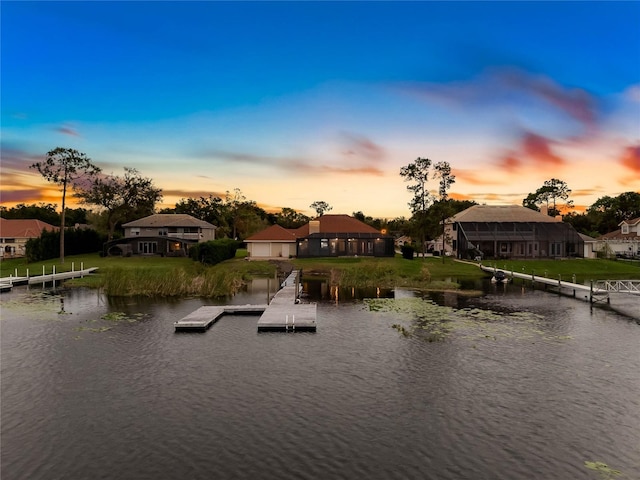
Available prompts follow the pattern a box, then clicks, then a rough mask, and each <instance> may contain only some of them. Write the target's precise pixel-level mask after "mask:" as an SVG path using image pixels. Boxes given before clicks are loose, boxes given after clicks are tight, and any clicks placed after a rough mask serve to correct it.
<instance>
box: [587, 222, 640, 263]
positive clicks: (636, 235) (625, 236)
mask: <svg viewBox="0 0 640 480" xmlns="http://www.w3.org/2000/svg"><path fill="white" fill-rule="evenodd" d="M618 226H619V227H620V228H619V229H618V230H616V231H614V232H609V233H606V234H604V235H601V236H600V237H598V238H596V250H597V251H598V252H602V253H601V254H602V255H604V256H616V257H626V258H632V257H636V256H639V257H640V217H638V218H633V219H631V220H623V221H622V222H620V223H619V224H618Z"/></svg>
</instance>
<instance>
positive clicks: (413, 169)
mask: <svg viewBox="0 0 640 480" xmlns="http://www.w3.org/2000/svg"><path fill="white" fill-rule="evenodd" d="M430 173H431V160H429V159H428V158H422V157H418V158H416V159H415V160H414V161H413V162H411V163H410V164H408V165H405V166H404V167H402V168H401V169H400V176H401V177H402V178H404V181H405V182H411V183H410V184H409V185H407V190H409V191H410V192H412V193H413V198H412V199H411V201H410V202H409V208H410V209H411V213H413V214H414V215H415V214H416V213H419V212H425V211H426V210H427V207H428V206H429V204H430V203H431V195H429V190H428V189H427V182H428V181H429V176H430Z"/></svg>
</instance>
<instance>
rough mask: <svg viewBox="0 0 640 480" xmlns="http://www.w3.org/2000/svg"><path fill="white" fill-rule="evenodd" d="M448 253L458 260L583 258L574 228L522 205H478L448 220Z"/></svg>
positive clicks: (582, 250) (581, 243)
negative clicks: (450, 252)
mask: <svg viewBox="0 0 640 480" xmlns="http://www.w3.org/2000/svg"><path fill="white" fill-rule="evenodd" d="M445 232H446V234H445V238H446V239H447V245H446V247H447V251H452V253H453V255H455V256H456V257H457V258H471V259H474V258H475V259H482V258H562V257H582V256H583V255H584V240H583V238H582V237H581V236H580V235H579V234H578V232H577V231H576V230H575V229H574V228H573V226H572V225H570V224H568V223H564V222H563V221H562V220H561V219H560V218H554V217H550V216H548V215H546V214H544V213H541V212H536V211H535V210H531V209H529V208H526V207H521V206H518V205H500V206H493V205H474V206H472V207H469V208H467V209H466V210H463V211H462V212H459V213H457V214H456V215H454V216H453V217H451V218H449V219H447V221H446V226H445Z"/></svg>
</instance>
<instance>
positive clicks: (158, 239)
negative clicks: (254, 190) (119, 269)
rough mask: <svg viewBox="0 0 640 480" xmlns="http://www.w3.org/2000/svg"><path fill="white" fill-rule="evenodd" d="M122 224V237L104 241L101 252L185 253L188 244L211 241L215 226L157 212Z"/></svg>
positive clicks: (188, 217)
mask: <svg viewBox="0 0 640 480" xmlns="http://www.w3.org/2000/svg"><path fill="white" fill-rule="evenodd" d="M122 226H123V228H124V238H120V239H118V240H112V241H110V242H107V243H105V245H104V253H105V255H124V256H130V255H162V256H176V257H178V256H185V255H187V253H188V252H189V247H190V246H191V245H194V244H196V243H199V242H208V241H210V240H215V237H216V235H215V233H216V228H217V227H216V226H214V225H211V224H210V223H208V222H205V221H204V220H199V219H197V218H195V217H192V216H191V215H186V214H177V213H176V214H173V213H167V214H163V213H158V214H155V215H150V216H148V217H144V218H140V219H138V220H134V221H133V222H129V223H125V224H124V225H122Z"/></svg>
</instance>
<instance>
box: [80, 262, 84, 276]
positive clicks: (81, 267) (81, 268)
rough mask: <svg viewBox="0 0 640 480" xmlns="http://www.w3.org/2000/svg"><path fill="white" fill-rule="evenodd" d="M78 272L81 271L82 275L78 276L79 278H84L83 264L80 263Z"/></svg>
mask: <svg viewBox="0 0 640 480" xmlns="http://www.w3.org/2000/svg"><path fill="white" fill-rule="evenodd" d="M80 270H81V271H82V275H80V278H84V262H80Z"/></svg>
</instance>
